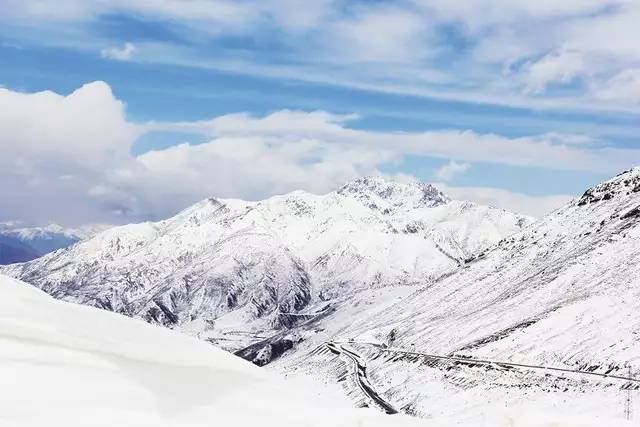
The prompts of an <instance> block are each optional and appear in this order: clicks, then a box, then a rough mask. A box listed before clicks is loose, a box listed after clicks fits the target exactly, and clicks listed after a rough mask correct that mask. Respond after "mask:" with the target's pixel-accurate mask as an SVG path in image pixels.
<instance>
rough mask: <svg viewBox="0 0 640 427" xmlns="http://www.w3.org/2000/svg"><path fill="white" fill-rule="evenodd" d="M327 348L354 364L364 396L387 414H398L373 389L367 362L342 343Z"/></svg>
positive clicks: (357, 381) (357, 380) (334, 343)
mask: <svg viewBox="0 0 640 427" xmlns="http://www.w3.org/2000/svg"><path fill="white" fill-rule="evenodd" d="M325 346H326V347H327V348H328V349H329V350H330V351H331V352H332V353H334V354H337V355H342V356H345V357H347V358H348V359H349V360H351V362H352V363H353V375H354V378H355V382H356V384H358V387H360V390H361V391H362V392H363V393H364V395H365V396H366V397H367V398H368V399H369V400H371V401H372V402H373V403H374V404H375V405H376V406H378V407H379V408H380V409H382V410H383V411H384V412H386V413H387V414H397V413H398V411H397V410H396V409H395V408H394V407H393V406H392V405H391V404H390V403H389V402H387V401H386V400H384V399H383V398H382V397H381V396H380V395H379V394H378V393H377V392H376V391H375V389H374V388H373V386H372V385H371V383H370V382H369V378H367V366H366V362H365V360H364V359H363V358H362V356H360V355H359V354H358V353H356V352H355V351H353V350H352V349H349V348H347V347H346V346H345V345H344V344H342V343H336V342H328V343H326V344H325Z"/></svg>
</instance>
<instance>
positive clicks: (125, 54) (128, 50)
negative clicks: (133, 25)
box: [100, 42, 136, 61]
mask: <svg viewBox="0 0 640 427" xmlns="http://www.w3.org/2000/svg"><path fill="white" fill-rule="evenodd" d="M135 52H136V47H135V46H134V45H133V43H129V42H127V43H125V44H124V46H122V47H121V48H118V47H109V48H105V49H102V51H101V52H100V54H101V56H102V57H103V58H107V59H115V60H116V61H128V60H129V59H131V57H132V56H133V54H134V53H135Z"/></svg>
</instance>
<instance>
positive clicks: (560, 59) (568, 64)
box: [525, 51, 585, 93]
mask: <svg viewBox="0 0 640 427" xmlns="http://www.w3.org/2000/svg"><path fill="white" fill-rule="evenodd" d="M526 68H527V76H526V87H525V92H526V93H542V92H544V91H545V89H546V88H547V86H548V85H549V84H551V83H556V82H559V83H569V82H571V81H572V80H573V79H574V78H576V77H577V76H578V75H580V74H581V73H582V72H584V70H585V61H584V55H583V54H582V53H581V52H571V51H563V52H553V53H550V54H548V55H546V56H544V57H543V58H541V59H540V60H538V61H536V62H534V63H531V64H529V65H528V66H527V67H526Z"/></svg>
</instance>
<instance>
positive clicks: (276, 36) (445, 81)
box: [0, 0, 640, 112]
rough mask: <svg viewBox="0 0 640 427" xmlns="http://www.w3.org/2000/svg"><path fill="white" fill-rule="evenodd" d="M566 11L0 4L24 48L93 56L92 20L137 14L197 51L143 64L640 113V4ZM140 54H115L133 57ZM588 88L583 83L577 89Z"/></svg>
mask: <svg viewBox="0 0 640 427" xmlns="http://www.w3.org/2000/svg"><path fill="white" fill-rule="evenodd" d="M556 3H557V4H551V3H549V2H540V1H533V0H525V1H518V2H512V1H506V0H482V1H458V0H454V1H451V0H447V1H444V0H443V1H426V0H410V1H404V0H403V1H400V0H391V1H387V2H363V1H354V2H347V1H340V0H338V1H334V0H318V1H314V2H296V1H292V0H265V1H258V0H248V1H243V2H237V1H231V0H185V1H177V0H158V1H154V2H150V1H146V0H131V1H127V2H125V1H120V0H116V1H111V2H103V1H99V0H86V1H80V0H62V1H59V2H42V1H37V0H21V1H17V0H2V9H3V11H7V13H4V14H3V16H2V17H0V20H3V22H4V23H5V24H7V26H6V27H7V28H12V29H16V28H22V29H23V33H22V34H23V35H24V34H26V35H25V37H28V33H29V29H30V28H32V27H33V26H35V25H38V27H39V28H40V31H44V32H46V33H47V37H38V38H37V39H36V38H32V42H33V43H38V42H39V41H38V40H40V42H41V43H56V40H57V39H59V38H63V37H66V38H64V40H59V42H60V43H61V44H63V45H64V46H65V47H69V46H73V43H74V40H75V43H76V45H77V46H78V47H80V48H86V46H87V45H90V46H95V45H96V44H98V45H100V44H102V45H104V43H105V42H107V43H108V42H109V40H104V38H103V35H101V34H96V33H95V32H92V31H91V30H90V29H91V26H90V25H86V24H87V23H90V22H94V21H96V20H99V19H100V18H101V17H103V16H113V15H118V14H120V15H127V14H129V15H131V16H136V17H141V18H142V19H145V20H147V21H148V22H151V23H154V25H158V26H162V25H167V23H171V25H172V26H179V28H180V31H182V32H185V33H188V34H187V37H186V38H187V39H189V40H190V41H191V43H188V46H187V45H184V46H182V45H181V46H176V45H174V44H170V43H163V42H162V41H160V40H158V41H157V43H156V49H154V50H153V52H150V53H149V54H147V52H146V51H145V56H144V60H145V61H151V62H172V61H175V62H178V63H180V64H189V63H191V64H197V63H206V62H209V63H210V64H213V66H221V67H224V68H226V69H229V68H234V64H235V68H236V69H238V70H240V71H241V72H253V73H256V74H263V75H269V76H278V77H281V78H287V79H289V78H296V79H301V80H312V81H321V82H326V83H332V84H342V85H347V86H352V87H358V88H366V89H368V90H381V91H388V92H397V93H411V94H417V95H424V96H429V97H435V98H439V99H454V100H462V101H465V102H480V103H495V104H499V105H514V106H524V107H527V108H536V109H538V108H559V109H563V108H564V109H572V108H582V109H594V110H613V111H619V110H625V111H634V112H637V111H638V102H637V97H635V96H629V94H628V93H624V92H622V91H619V90H617V89H616V86H615V85H616V84H617V82H620V81H623V80H622V79H625V78H627V77H626V76H627V74H624V73H625V70H633V69H635V68H637V66H638V63H640V51H638V49H637V40H638V39H639V38H640V33H639V32H638V31H639V30H638V26H637V22H638V21H639V20H640V3H638V2H635V1H625V0H569V1H563V2H556ZM43 22H44V23H46V25H43V24H42V23H43ZM9 24H10V25H9ZM63 28H64V29H65V31H60V29H63ZM70 28H71V30H69V29H70ZM39 34H40V33H39ZM65 34H66V36H65ZM78 34H81V35H82V36H80V37H79V36H78ZM91 39H92V40H91ZM87 40H91V41H92V42H91V43H89V42H88V41H87ZM229 40H233V43H231V44H230V43H229ZM243 40H244V41H246V43H245V44H242V41H243ZM256 40H259V41H260V42H259V43H256ZM133 42H136V40H133ZM274 46H277V49H274ZM134 49H135V48H134V47H133V45H130V47H128V46H127V45H125V47H124V48H123V47H115V48H114V47H111V48H109V49H108V50H105V55H106V56H107V57H110V58H114V59H121V60H126V59H129V60H131V59H134V57H132V54H133V53H134ZM310 51H312V52H313V55H309V54H308V53H309V52H310ZM248 53H249V54H248ZM626 72H627V73H631V71H626ZM576 79H581V83H583V84H579V85H572V84H570V83H572V82H574V81H575V80H576ZM625 81H626V80H625ZM603 88H608V89H607V90H604V89H603Z"/></svg>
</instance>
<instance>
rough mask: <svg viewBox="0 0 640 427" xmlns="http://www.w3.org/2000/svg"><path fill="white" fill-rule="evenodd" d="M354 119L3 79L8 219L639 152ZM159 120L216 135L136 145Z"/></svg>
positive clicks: (161, 206) (605, 166)
mask: <svg viewBox="0 0 640 427" xmlns="http://www.w3.org/2000/svg"><path fill="white" fill-rule="evenodd" d="M356 118H357V116H354V115H336V114H331V113H328V112H324V111H312V112H304V111H289V110H282V111H276V112H273V113H271V114H268V115H265V116H261V117H256V116H252V115H249V114H246V113H240V114H231V115H224V116H220V117H216V118H213V119H211V120H206V121H199V122H177V123H158V122H150V123H132V122H130V121H129V120H128V119H127V117H126V112H125V106H124V104H123V103H122V102H121V101H120V100H118V99H117V98H116V97H115V96H114V95H113V93H112V91H111V89H110V87H109V86H108V85H107V84H106V83H104V82H94V83H90V84H86V85H84V86H82V87H81V88H79V89H77V90H76V91H74V92H73V93H71V94H69V95H66V96H64V95H60V94H56V93H53V92H39V93H20V92H15V91H11V90H8V89H0V135H1V136H0V180H1V181H2V183H3V185H2V186H0V200H2V202H3V203H2V205H3V210H2V212H1V213H0V214H1V216H2V217H0V220H8V219H13V218H19V219H22V220H24V221H27V222H35V223H37V222H47V221H56V222H61V223H63V224H67V225H78V224H82V223H87V222H111V223H118V222H131V221H139V220H146V219H158V218H165V217H167V216H169V215H171V214H172V213H174V212H176V211H178V210H180V209H182V208H184V207H186V206H187V205H188V204H190V203H193V202H195V201H197V200H199V199H202V198H204V197H209V196H218V197H237V198H245V199H253V200H255V199H260V198H263V197H267V196H270V195H273V194H278V193H284V192H288V191H292V190H295V189H304V190H308V191H311V192H316V193H323V192H327V191H331V190H334V189H335V188H337V187H338V186H340V185H341V184H343V183H344V182H346V181H348V180H351V179H354V178H356V177H359V176H362V175H372V174H381V173H383V171H384V170H385V168H386V167H388V166H390V165H394V164H398V163H399V162H401V161H402V160H403V159H404V158H405V157H406V156H424V157H425V158H438V159H443V160H447V161H449V163H448V164H447V165H446V166H445V167H444V168H442V169H440V170H439V171H434V173H435V174H437V176H439V177H440V179H442V180H453V179H454V178H455V176H456V174H459V173H462V172H464V171H465V170H466V169H467V168H468V167H473V164H474V163H491V164H496V165H498V164H506V165H520V166H535V167H540V168H548V169H560V170H583V171H601V172H603V173H608V174H614V173H617V172H619V171H621V170H623V169H626V168H628V167H629V166H631V165H633V164H638V163H640V150H634V149H617V148H611V147H606V146H600V145H598V144H593V143H592V142H591V141H588V140H587V141H585V140H584V139H580V138H579V137H577V136H576V135H567V136H564V135H562V134H547V135H541V136H532V137H524V138H507V137H504V136H500V135H494V134H479V133H476V132H472V131H433V132H421V133H396V132H378V131H366V130H357V129H353V128H350V127H349V126H348V124H349V122H350V121H352V120H354V119H356ZM163 131H181V132H187V133H194V134H204V135H207V136H208V138H209V139H208V142H206V143H203V144H197V145H195V144H189V143H183V144H180V145H175V146H172V147H169V148H166V149H161V150H154V151H149V152H146V153H143V154H141V155H137V156H134V155H132V154H131V148H132V147H133V145H134V144H135V143H136V140H137V139H138V138H139V137H140V136H141V135H143V134H146V133H151V132H163ZM469 165H471V166H469ZM445 189H446V190H447V191H449V192H450V193H451V194H452V195H453V196H455V197H463V198H467V199H471V200H476V201H480V202H491V203H492V204H494V205H497V206H502V207H506V208H509V209H512V210H514V211H518V212H523V213H530V214H540V213H542V212H543V211H545V210H548V209H549V208H550V207H551V206H552V205H555V204H556V203H560V202H562V201H564V200H566V198H567V196H560V197H558V198H553V197H551V198H549V197H547V198H543V199H541V198H537V197H532V196H526V195H514V194H513V193H509V192H506V191H504V190H495V189H482V188H480V189H462V188H456V187H455V186H453V185H451V184H449V185H447V186H446V188H445ZM541 200H543V203H541Z"/></svg>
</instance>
